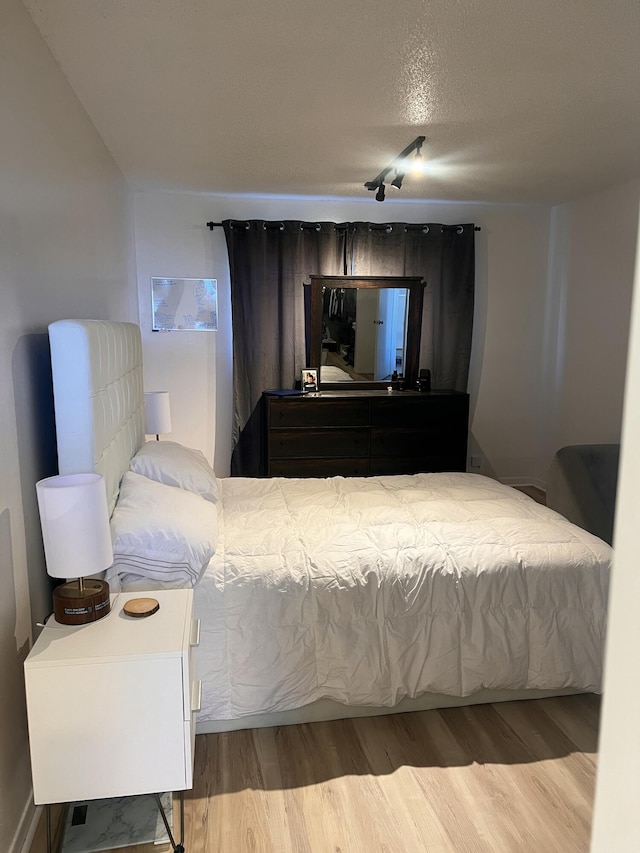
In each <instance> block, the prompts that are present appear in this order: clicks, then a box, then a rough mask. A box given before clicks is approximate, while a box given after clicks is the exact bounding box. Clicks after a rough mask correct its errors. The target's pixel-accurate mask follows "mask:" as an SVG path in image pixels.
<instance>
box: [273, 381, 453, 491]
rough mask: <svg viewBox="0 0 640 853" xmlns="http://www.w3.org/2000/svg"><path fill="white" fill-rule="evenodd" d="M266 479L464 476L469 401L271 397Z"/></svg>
mask: <svg viewBox="0 0 640 853" xmlns="http://www.w3.org/2000/svg"><path fill="white" fill-rule="evenodd" d="M265 411H266V415H267V418H266V420H267V423H266V431H265V464H264V472H265V474H266V475H267V476H268V477H333V476H343V477H366V476H371V475H386V474H417V473H421V472H430V471H464V470H465V467H466V454H467V430H468V421H469V397H468V395H467V394H462V393H459V392H457V391H433V392H426V393H419V392H416V391H403V392H397V391H393V392H391V393H388V392H387V391H386V390H382V389H379V390H372V391H371V392H370V393H369V392H364V391H362V390H358V389H355V390H353V391H349V390H347V389H345V390H344V391H331V392H327V393H326V394H325V393H324V392H321V393H320V394H317V395H305V396H284V397H276V396H274V395H271V394H265Z"/></svg>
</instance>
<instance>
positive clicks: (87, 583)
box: [53, 578, 111, 625]
mask: <svg viewBox="0 0 640 853" xmlns="http://www.w3.org/2000/svg"><path fill="white" fill-rule="evenodd" d="M110 610H111V602H110V600H109V584H108V583H107V582H106V581H101V580H96V579H95V578H87V579H86V580H84V581H83V589H82V590H80V585H79V584H78V581H67V583H63V584H60V586H57V587H56V588H55V589H54V590H53V615H54V616H55V619H56V622H59V623H60V624H61V625H86V623H87V622H97V621H98V619H102V617H103V616H106V615H107V613H108V612H109V611H110Z"/></svg>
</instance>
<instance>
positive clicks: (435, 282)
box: [222, 220, 475, 477]
mask: <svg viewBox="0 0 640 853" xmlns="http://www.w3.org/2000/svg"><path fill="white" fill-rule="evenodd" d="M222 224H223V227H224V232H225V237H226V241H227V250H228V253H229V265H230V271H231V310H232V324H233V385H234V404H233V418H234V420H233V443H234V451H233V456H232V460H231V473H232V475H234V476H244V477H257V476H260V475H261V473H262V471H263V466H262V452H263V429H262V423H261V406H260V401H261V396H262V392H263V391H264V390H266V389H270V388H293V387H294V384H295V381H296V379H298V378H299V376H300V371H301V370H302V368H303V367H305V365H306V348H305V347H306V335H305V310H304V293H303V286H302V285H303V283H304V282H305V281H308V280H309V276H310V275H345V274H346V275H379V276H383V275H401V276H416V275H417V276H421V277H422V278H423V280H424V281H425V282H426V287H425V294H424V296H425V298H424V308H423V320H422V335H421V347H420V367H421V368H428V369H430V370H431V377H432V387H433V388H453V389H456V390H458V391H466V389H467V379H468V374H469V359H470V354H471V337H472V330H473V299H474V279H475V229H474V225H473V224H465V225H442V224H438V223H428V224H423V225H413V224H408V223H403V222H394V223H384V224H380V223H370V222H351V223H333V222H301V221H284V222H266V221H264V220H249V221H241V222H238V221H233V220H225V221H224V222H223V223H222Z"/></svg>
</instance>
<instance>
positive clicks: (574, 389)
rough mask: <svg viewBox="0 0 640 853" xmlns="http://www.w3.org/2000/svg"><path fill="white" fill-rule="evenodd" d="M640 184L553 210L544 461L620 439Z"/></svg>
mask: <svg viewBox="0 0 640 853" xmlns="http://www.w3.org/2000/svg"><path fill="white" fill-rule="evenodd" d="M639 203H640V181H635V182H633V183H629V184H624V185H622V186H617V187H612V188H610V189H608V190H606V191H605V192H602V193H598V194H596V195H592V196H589V197H586V198H583V199H580V200H578V201H575V202H572V203H571V204H566V205H562V206H559V207H557V208H555V209H554V211H553V216H552V228H551V252H550V257H549V286H548V291H547V305H546V319H545V337H544V340H543V342H542V344H543V345H542V374H541V385H540V392H541V396H540V402H539V431H540V450H541V454H542V456H543V457H545V458H549V459H550V458H551V456H552V455H553V453H554V452H555V451H556V450H557V449H558V448H560V447H562V446H564V445H566V444H582V443H585V444H588V443H591V442H602V443H616V442H618V441H619V440H620V430H621V423H622V405H623V397H624V381H625V364H626V358H627V338H628V331H629V318H630V311H631V297H632V290H633V271H634V262H635V249H636V235H637V225H638V204H639Z"/></svg>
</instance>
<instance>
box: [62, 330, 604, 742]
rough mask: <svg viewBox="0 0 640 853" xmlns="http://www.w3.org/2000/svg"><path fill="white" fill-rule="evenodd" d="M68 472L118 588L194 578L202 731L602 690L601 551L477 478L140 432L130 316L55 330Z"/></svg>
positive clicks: (138, 370) (138, 358)
mask: <svg viewBox="0 0 640 853" xmlns="http://www.w3.org/2000/svg"><path fill="white" fill-rule="evenodd" d="M49 334H50V343H51V355H52V371H53V381H54V400H55V414H56V430H57V442H58V458H59V469H60V472H61V473H72V472H77V471H97V472H99V473H102V474H103V475H104V477H105V482H106V486H107V491H108V499H109V507H110V511H111V512H112V516H111V524H112V536H113V539H114V554H115V560H114V565H113V566H112V568H111V569H110V570H109V572H108V580H109V582H110V584H111V585H112V587H113V588H115V589H117V588H118V587H121V588H126V589H134V590H135V589H139V590H149V589H154V588H158V587H160V586H181V585H192V586H194V599H195V609H196V615H197V617H198V618H199V619H200V620H201V644H200V647H199V648H198V652H197V655H198V656H197V661H196V665H197V668H198V674H199V677H200V678H202V681H203V701H202V710H201V711H200V713H199V716H198V731H199V732H212V731H223V730H228V729H234V728H242V727H253V726H257V725H273V724H279V723H289V722H300V721H307V720H314V719H331V718H339V717H346V716H356V715H370V714H378V713H389V712H392V711H393V712H396V711H404V710H414V709H417V708H432V707H446V706H451V705H459V704H471V703H476V702H487V701H501V700H509V699H516V698H535V697H538V696H546V695H562V694H564V693H570V692H576V691H589V692H598V691H599V690H600V686H601V678H602V658H603V645H604V634H605V625H606V601H607V588H608V578H609V572H610V565H611V557H612V551H611V548H610V547H609V546H608V545H607V544H606V543H605V542H603V541H602V540H600V539H598V538H597V537H595V536H593V535H591V534H589V533H587V532H586V531H584V530H582V529H580V528H578V527H576V526H574V525H572V524H570V523H569V522H568V521H566V520H565V519H563V518H562V516H560V515H559V514H557V513H555V512H553V511H552V510H550V509H547V508H546V507H543V506H540V505H539V504H537V503H536V502H535V501H533V500H532V499H531V498H529V497H527V496H526V495H524V494H521V493H520V492H518V491H516V490H514V489H511V488H509V487H507V486H504V485H502V484H500V483H498V482H496V481H494V480H491V479H489V478H486V477H483V476H479V475H474V474H454V473H452V474H446V473H445V474H419V475H411V476H393V477H371V478H342V477H332V478H328V479H323V480H320V479H285V478H273V479H262V480H252V479H244V478H226V479H218V478H216V477H215V475H214V474H213V472H212V471H211V469H210V467H209V465H208V463H207V461H206V459H205V458H204V456H203V455H202V454H201V453H199V452H198V451H194V450H191V449H189V448H183V447H181V446H180V445H179V444H177V443H175V442H165V441H162V442H153V441H152V442H145V437H144V435H143V430H144V426H143V422H144V418H143V407H144V405H143V391H142V348H141V341H140V332H139V329H138V328H137V326H135V325H133V324H128V323H113V322H105V321H95V320H63V321H58V322H57V323H53V324H52V325H51V326H50V327H49Z"/></svg>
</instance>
